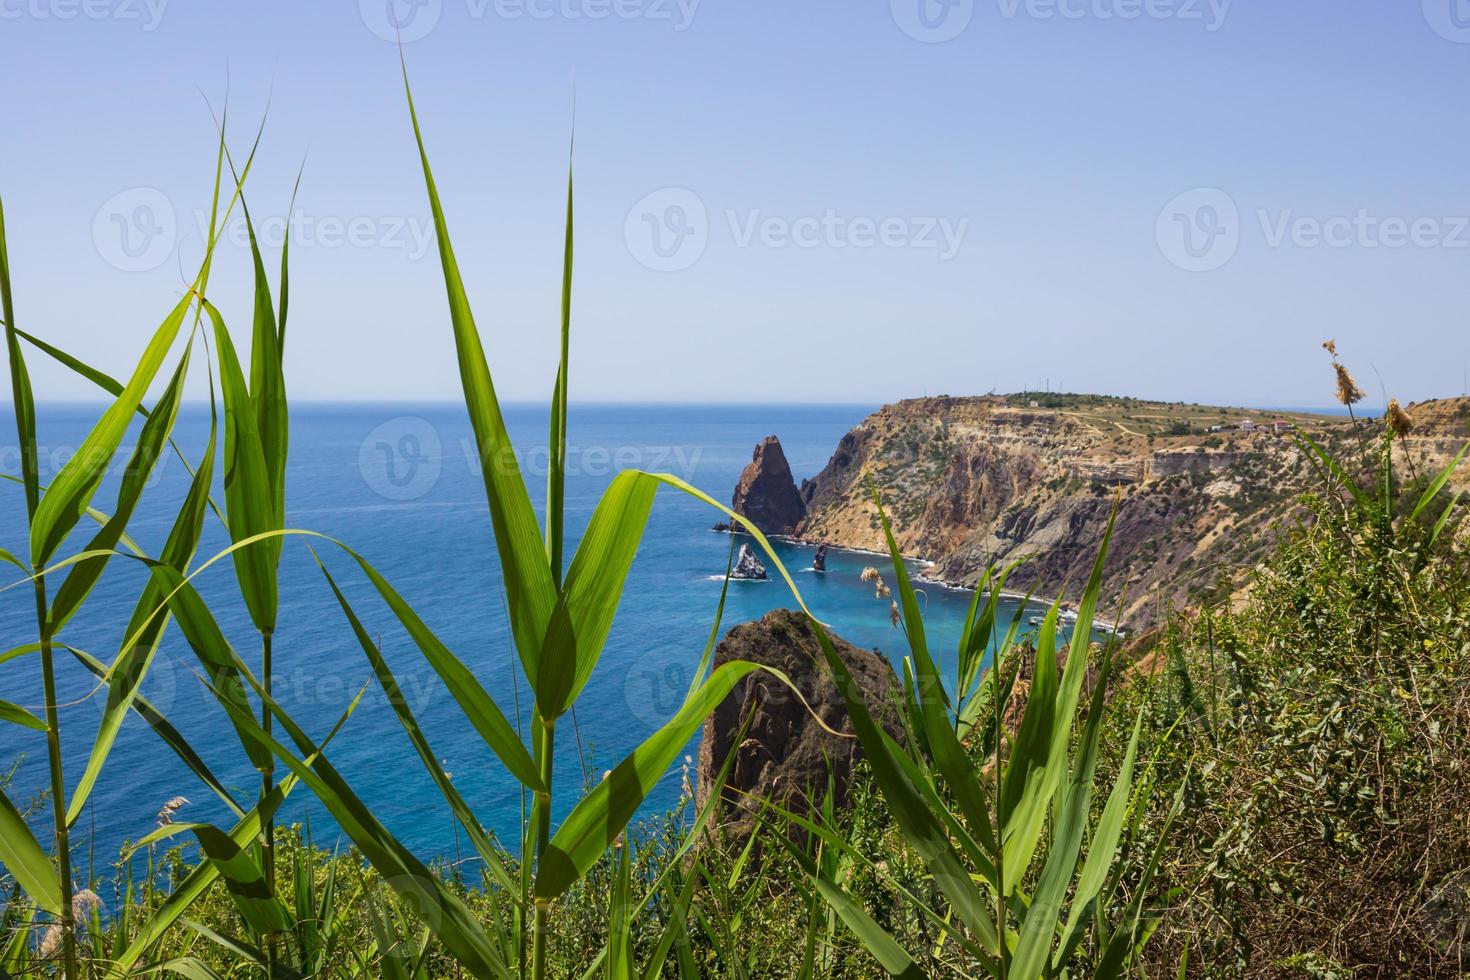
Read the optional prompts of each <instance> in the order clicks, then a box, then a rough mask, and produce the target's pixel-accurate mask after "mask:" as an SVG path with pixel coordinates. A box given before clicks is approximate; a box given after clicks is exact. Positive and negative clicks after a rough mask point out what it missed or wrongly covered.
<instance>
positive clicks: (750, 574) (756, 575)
mask: <svg viewBox="0 0 1470 980" xmlns="http://www.w3.org/2000/svg"><path fill="white" fill-rule="evenodd" d="M730 577H731V578H739V579H750V580H752V581H764V580H765V578H766V566H765V565H764V564H762V563H761V560H760V559H759V558H757V557H756V556H755V552H754V551H751V550H750V545H748V544H742V545H741V546H740V557H739V558H737V559H736V561H735V567H734V568H733V569H732V570H731V571H730Z"/></svg>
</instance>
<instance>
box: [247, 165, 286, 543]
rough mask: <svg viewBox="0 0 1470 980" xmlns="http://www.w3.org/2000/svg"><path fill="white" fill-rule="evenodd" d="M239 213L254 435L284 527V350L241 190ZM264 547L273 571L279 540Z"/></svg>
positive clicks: (278, 522) (276, 520)
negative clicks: (246, 266)
mask: <svg viewBox="0 0 1470 980" xmlns="http://www.w3.org/2000/svg"><path fill="white" fill-rule="evenodd" d="M240 211H241V213H242V214H243V215H244V217H245V231H246V234H247V236H248V238H249V240H250V260H251V264H252V266H253V268H254V273H255V311H254V316H253V317H252V329H251V334H250V401H251V404H252V405H253V406H254V408H255V431H256V432H257V433H258V434H259V436H260V449H261V455H262V456H264V458H265V474H266V481H267V483H268V484H269V486H270V497H269V500H270V506H271V519H272V524H271V526H272V527H284V526H285V524H284V514H285V507H286V456H287V452H288V449H289V444H290V419H289V417H288V410H287V405H286V377H285V374H284V373H283V367H282V356H283V352H282V350H281V343H280V333H279V331H278V329H277V326H276V314H275V310H274V308H273V307H272V305H271V289H270V283H269V282H268V281H267V279H266V275H265V263H264V262H263V261H262V260H261V257H260V246H259V244H258V243H257V242H256V239H255V225H254V224H253V223H252V222H251V220H250V208H249V206H248V205H247V204H246V203H245V196H244V192H243V190H242V191H241V192H240ZM288 228H289V224H288ZM287 237H289V234H288V236H287ZM263 547H264V548H265V550H267V551H269V552H271V553H272V554H271V567H272V568H274V567H275V565H276V563H277V562H279V561H280V557H281V539H280V538H276V539H275V540H273V541H272V542H270V544H268V545H265V546H263Z"/></svg>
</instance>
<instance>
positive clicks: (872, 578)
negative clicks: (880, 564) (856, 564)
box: [863, 565, 883, 582]
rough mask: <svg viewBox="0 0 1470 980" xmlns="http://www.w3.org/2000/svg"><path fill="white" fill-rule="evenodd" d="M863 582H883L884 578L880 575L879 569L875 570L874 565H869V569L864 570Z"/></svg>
mask: <svg viewBox="0 0 1470 980" xmlns="http://www.w3.org/2000/svg"><path fill="white" fill-rule="evenodd" d="M863 581H864V582H881V581H883V576H882V575H879V574H878V569H876V568H874V567H873V566H872V565H869V566H868V567H867V568H865V569H863Z"/></svg>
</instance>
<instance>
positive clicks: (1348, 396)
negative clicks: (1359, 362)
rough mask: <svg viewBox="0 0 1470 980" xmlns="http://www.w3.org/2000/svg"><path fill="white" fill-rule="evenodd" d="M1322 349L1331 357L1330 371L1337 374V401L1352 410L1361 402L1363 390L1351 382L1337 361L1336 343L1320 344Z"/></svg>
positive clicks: (1351, 379) (1346, 372)
mask: <svg viewBox="0 0 1470 980" xmlns="http://www.w3.org/2000/svg"><path fill="white" fill-rule="evenodd" d="M1322 349H1323V350H1325V351H1326V352H1327V353H1328V354H1330V355H1331V356H1332V370H1333V371H1335V372H1337V401H1338V403H1339V404H1342V405H1346V406H1347V407H1349V408H1352V407H1353V406H1354V405H1356V404H1357V403H1358V402H1360V401H1362V400H1363V389H1362V388H1359V387H1358V383H1357V382H1356V381H1354V380H1353V376H1352V375H1351V374H1349V373H1348V369H1347V368H1345V367H1343V366H1342V362H1340V361H1339V360H1338V359H1337V341H1335V340H1329V341H1326V342H1324V343H1323V344H1322Z"/></svg>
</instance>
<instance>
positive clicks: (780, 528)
mask: <svg viewBox="0 0 1470 980" xmlns="http://www.w3.org/2000/svg"><path fill="white" fill-rule="evenodd" d="M730 509H731V510H733V511H735V513H737V514H739V515H741V516H742V517H748V518H749V519H750V520H751V521H752V522H753V523H754V524H755V526H756V527H758V528H760V529H761V530H762V531H764V532H765V533H766V534H791V533H792V532H793V531H795V530H796V526H797V525H798V524H799V523H801V519H802V517H803V516H804V515H805V514H806V506H805V504H804V503H803V502H802V499H801V494H800V493H798V492H797V489H796V480H795V478H794V477H793V476H792V475H791V465H790V464H789V463H787V462H786V453H785V452H784V451H783V450H782V449H781V440H780V439H777V438H776V437H775V436H766V438H764V439H762V440H761V441H760V442H759V443H758V444H757V445H756V447H755V452H754V454H752V456H751V459H750V462H749V463H748V464H747V465H746V467H745V469H744V470H743V471H742V472H741V474H740V482H739V483H738V484H736V486H735V496H734V497H733V498H732V499H731V501H730Z"/></svg>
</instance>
